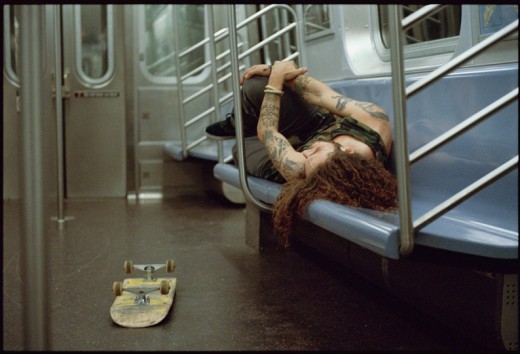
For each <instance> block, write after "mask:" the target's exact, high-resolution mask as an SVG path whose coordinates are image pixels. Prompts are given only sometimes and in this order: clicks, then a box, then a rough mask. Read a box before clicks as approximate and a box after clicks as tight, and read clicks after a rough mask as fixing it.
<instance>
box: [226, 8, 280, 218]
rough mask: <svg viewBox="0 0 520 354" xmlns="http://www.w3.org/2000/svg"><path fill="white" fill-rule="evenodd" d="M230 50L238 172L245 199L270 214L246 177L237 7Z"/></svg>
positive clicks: (231, 15) (231, 13)
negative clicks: (253, 192)
mask: <svg viewBox="0 0 520 354" xmlns="http://www.w3.org/2000/svg"><path fill="white" fill-rule="evenodd" d="M227 8H228V27H229V50H230V61H231V82H232V86H233V99H234V104H235V131H236V135H237V152H238V172H239V176H240V185H241V187H242V192H243V193H244V197H245V199H246V200H247V201H248V202H249V203H251V204H253V205H254V206H255V207H257V208H258V209H260V210H262V211H266V212H270V211H272V208H271V207H270V206H269V205H267V204H265V203H263V202H261V201H260V200H258V199H257V198H256V197H255V196H254V195H253V194H252V193H251V191H250V190H249V185H248V184H247V176H246V158H245V145H244V131H243V123H242V109H241V107H242V97H241V95H240V80H239V77H238V76H239V75H240V72H239V67H238V51H237V33H236V28H237V25H236V13H235V5H228V7H227Z"/></svg>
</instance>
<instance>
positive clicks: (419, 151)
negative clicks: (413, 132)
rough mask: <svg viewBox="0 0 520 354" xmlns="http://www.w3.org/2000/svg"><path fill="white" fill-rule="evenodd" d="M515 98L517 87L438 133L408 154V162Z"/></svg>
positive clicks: (442, 143) (446, 141)
mask: <svg viewBox="0 0 520 354" xmlns="http://www.w3.org/2000/svg"><path fill="white" fill-rule="evenodd" d="M516 98H518V87H517V88H516V89H514V90H512V91H511V92H509V93H508V94H506V95H504V96H502V97H501V98H499V99H498V100H496V101H495V102H493V103H491V104H489V105H488V106H486V107H485V108H483V109H481V110H480V111H478V112H477V113H475V114H474V115H472V116H471V117H469V118H467V119H465V120H464V121H463V122H461V123H459V124H457V125H456V126H455V127H453V128H451V129H450V130H448V131H447V132H445V133H444V134H442V135H439V136H438V137H437V138H435V139H433V140H432V141H430V142H429V143H427V144H426V145H424V146H422V147H420V148H419V149H417V150H415V151H414V152H413V153H411V154H410V164H413V163H415V162H417V161H419V160H420V159H421V158H423V157H424V156H425V155H426V154H428V153H430V152H431V151H433V150H435V149H438V148H439V147H441V146H443V145H444V144H446V143H448V142H450V141H451V140H453V139H455V138H456V137H458V136H459V135H460V134H462V133H464V132H465V131H467V130H468V129H470V128H472V127H473V126H475V125H476V124H477V123H480V122H482V121H483V120H484V119H486V118H487V117H489V116H490V115H491V114H493V113H495V112H496V111H498V110H500V109H501V108H502V107H504V106H506V105H507V104H509V103H511V102H513V101H514V100H515V99H516Z"/></svg>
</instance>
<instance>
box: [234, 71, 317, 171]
mask: <svg viewBox="0 0 520 354" xmlns="http://www.w3.org/2000/svg"><path fill="white" fill-rule="evenodd" d="M267 83H268V78H266V77H262V76H254V77H252V78H250V79H248V80H246V81H245V82H244V84H243V85H242V121H243V124H242V125H243V127H244V136H245V141H244V144H245V155H246V170H247V172H248V173H250V174H252V175H254V176H258V177H261V176H259V175H258V173H257V171H258V168H259V167H260V166H263V165H264V164H266V163H269V162H270V161H269V157H268V156H267V153H266V151H265V148H264V146H263V144H262V143H261V142H260V141H259V140H258V138H257V137H256V126H257V124H258V117H259V116H260V108H261V107H262V101H263V99H264V89H265V86H266V85H267ZM283 91H284V95H283V96H282V100H281V104H280V119H279V124H278V130H279V131H280V133H281V134H283V135H284V136H285V137H286V138H288V139H289V141H305V140H307V139H308V138H309V137H311V136H312V135H314V133H315V132H316V131H317V130H318V129H319V128H321V127H322V126H323V125H324V124H325V120H324V119H325V118H324V117H323V116H322V115H321V114H318V107H317V106H313V105H311V104H309V103H307V102H305V100H304V99H303V98H302V97H301V96H300V95H298V94H297V93H296V92H294V91H293V90H292V89H291V88H290V87H289V86H287V85H284V87H283ZM237 156H238V153H237V151H236V146H234V147H233V157H234V159H235V161H237Z"/></svg>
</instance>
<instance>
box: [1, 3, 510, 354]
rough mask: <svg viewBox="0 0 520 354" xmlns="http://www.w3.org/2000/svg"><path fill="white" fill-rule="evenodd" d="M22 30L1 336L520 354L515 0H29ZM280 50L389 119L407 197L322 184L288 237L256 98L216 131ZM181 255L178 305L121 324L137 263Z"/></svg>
mask: <svg viewBox="0 0 520 354" xmlns="http://www.w3.org/2000/svg"><path fill="white" fill-rule="evenodd" d="M3 26H4V31H3V33H4V38H3V40H4V51H3V63H4V71H3V73H4V75H3V77H4V80H3V103H4V104H3V126H2V127H3V350H4V351H22V350H24V351H25V350H38V351H43V350H45V351H76V350H78V351H213V350H220V351H253V350H255V351H256V350H261V351H271V350H290V351H306V350H338V351H358V350H370V351H379V350H435V351H437V350H446V351H472V352H495V351H517V350H518V5H515V4H500V5H486V4H472V5H466V4H450V5H444V4H443V5H404V4H398V5H392V4H391V5H383V4H355V5H347V4H333V5H329V4H271V5H261V4H125V5H123V4H117V5H113V4H81V5H79V4H78V5H75V4H58V5H56V4H54V5H23V4H15V3H12V4H5V5H3ZM283 60H286V61H294V63H295V65H297V66H299V67H306V68H308V73H307V75H309V76H312V77H314V78H316V79H318V80H320V81H322V82H324V83H326V84H327V85H328V86H330V87H331V88H332V89H333V90H334V91H336V92H337V93H339V94H340V95H343V96H345V97H349V98H352V99H355V100H358V101H367V102H374V103H375V104H377V105H378V106H380V107H381V108H383V109H384V110H385V111H386V112H387V114H388V117H389V119H390V124H391V127H392V138H393V145H392V150H391V153H390V161H389V166H388V169H389V170H390V172H391V173H392V174H393V175H394V176H395V178H396V181H397V195H398V197H397V199H398V200H397V203H398V208H397V209H396V210H395V211H391V212H386V211H385V212H383V211H376V210H371V209H366V208H361V207H349V206H346V205H342V204H339V203H335V202H331V201H328V200H320V199H317V200H313V201H312V202H311V203H310V204H309V205H308V207H307V209H306V211H305V214H304V215H303V216H302V217H301V218H300V219H299V220H298V221H297V222H296V225H295V226H294V230H293V235H292V237H293V239H294V243H293V245H292V246H291V247H290V248H288V249H285V248H283V247H281V246H280V245H279V242H278V240H277V235H276V233H275V232H274V229H273V222H272V211H273V205H274V204H275V202H276V201H277V199H278V197H279V195H280V193H281V191H282V188H283V184H280V183H276V182H273V181H270V180H267V179H261V178H258V177H255V176H253V175H251V174H249V173H248V172H247V170H246V166H245V164H246V156H245V151H244V134H243V131H242V129H241V128H242V126H243V117H242V113H241V112H240V110H236V111H235V120H236V122H235V126H236V128H237V129H236V136H234V137H233V139H228V140H223V141H217V140H214V139H210V138H208V137H207V135H206V134H205V129H206V127H208V126H209V125H210V124H213V123H215V122H218V121H221V120H223V119H225V118H226V115H227V114H228V113H230V112H231V111H232V110H233V108H234V106H235V104H237V105H238V104H240V102H241V95H240V92H241V86H240V76H241V74H243V73H244V71H245V70H247V69H248V68H250V67H251V66H253V65H256V64H268V65H272V64H274V63H275V61H283ZM170 259H173V260H174V264H175V268H174V269H175V270H174V272H173V273H172V274H173V275H166V274H167V272H165V273H163V270H157V276H160V277H163V276H170V277H174V278H175V279H176V287H175V289H173V290H174V291H173V292H172V288H171V287H170V293H168V291H166V293H168V294H172V293H173V295H174V297H173V303H172V305H171V308H170V309H169V311H168V313H167V315H166V317H165V318H164V319H162V321H160V323H157V324H155V325H153V326H149V327H143V328H126V327H125V326H122V325H120V324H117V323H115V322H114V320H113V319H112V317H111V308H112V307H113V304H114V306H115V300H117V299H118V297H119V296H123V295H125V293H126V295H128V294H129V292H130V288H126V287H123V289H122V290H121V291H119V292H118V291H116V290H114V289H115V288H116V286H115V285H113V284H114V282H118V281H123V279H126V278H130V277H140V276H141V275H142V274H139V273H140V272H139V271H137V270H136V271H135V272H133V273H135V274H131V275H128V274H125V271H128V269H127V265H128V264H130V263H128V261H131V262H132V263H131V264H136V265H138V264H145V265H146V264H148V265H152V264H158V263H160V264H163V265H164V262H165V261H168V260H170ZM166 264H168V262H167V263H166ZM123 265H125V267H123ZM135 268H137V266H135V267H133V269H135ZM167 268H170V267H167ZM168 270H169V271H171V270H173V269H168ZM152 273H153V270H152ZM147 274H148V273H147ZM147 276H148V275H147ZM157 289H159V288H155V290H150V291H156V292H158V291H159V290H157ZM160 290H161V294H163V293H162V288H161V289H160ZM140 291H141V290H140ZM146 291H149V290H146ZM121 294H123V295H121ZM154 296H155V295H154ZM157 296H159V297H161V296H162V297H167V296H168V295H160V294H159V295H157ZM150 297H152V295H150ZM144 298H145V299H146V296H145V297H144ZM133 305H134V308H135V307H138V308H139V310H140V311H144V312H146V311H148V310H149V309H152V307H151V306H149V304H146V303H145V304H137V298H136V300H135V304H133ZM146 306H148V309H147V308H146ZM152 310H153V309H152Z"/></svg>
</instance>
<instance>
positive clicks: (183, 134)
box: [172, 5, 188, 159]
mask: <svg viewBox="0 0 520 354" xmlns="http://www.w3.org/2000/svg"><path fill="white" fill-rule="evenodd" d="M172 16H173V46H174V50H175V75H176V78H177V97H178V99H179V120H180V128H181V147H182V158H183V159H185V158H187V157H188V147H187V146H188V136H187V132H186V114H185V112H184V108H185V107H184V102H183V101H184V89H183V85H182V72H181V59H180V54H181V52H180V51H181V48H180V45H179V37H178V36H179V29H178V27H179V23H178V21H179V18H178V17H177V16H178V11H177V6H176V5H173V6H172Z"/></svg>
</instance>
